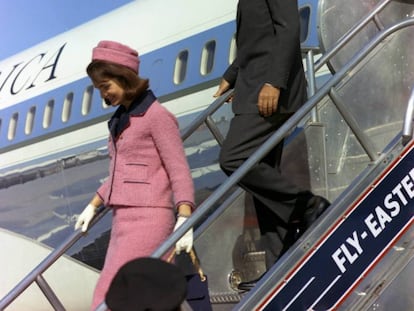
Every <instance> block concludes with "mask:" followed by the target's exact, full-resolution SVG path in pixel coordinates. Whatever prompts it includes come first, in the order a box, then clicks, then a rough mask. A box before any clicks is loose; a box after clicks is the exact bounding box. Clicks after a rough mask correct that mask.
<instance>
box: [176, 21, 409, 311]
mask: <svg viewBox="0 0 414 311" xmlns="http://www.w3.org/2000/svg"><path fill="white" fill-rule="evenodd" d="M410 26H414V18H407V19H405V20H404V21H401V22H398V23H396V24H394V25H392V26H390V27H389V28H387V29H385V30H382V31H381V32H379V33H378V34H377V35H376V36H375V37H374V38H373V39H372V40H371V41H370V42H369V43H368V44H367V45H366V46H365V47H364V48H363V49H362V50H361V51H359V52H358V53H356V54H355V55H354V56H353V57H352V58H351V60H350V61H349V62H348V63H347V64H345V66H343V67H342V68H341V70H339V71H338V72H337V73H336V74H334V75H333V76H332V78H331V79H330V80H329V81H328V82H327V83H326V84H325V85H324V86H322V87H321V89H320V90H319V91H318V92H317V93H316V94H315V95H314V96H312V98H311V99H310V100H309V101H308V102H307V103H306V104H305V106H304V107H302V108H301V109H300V110H299V111H298V113H296V114H294V115H293V116H292V117H291V118H294V117H295V116H296V119H297V118H298V117H300V116H302V115H303V113H304V112H305V111H306V112H308V111H310V109H312V107H310V106H311V105H310V103H312V102H315V100H317V99H318V101H319V100H321V99H322V98H323V96H322V93H326V92H329V90H330V89H332V88H333V87H334V86H335V85H336V84H338V83H339V82H340V80H341V78H342V77H343V76H344V75H345V74H346V73H347V72H348V71H350V70H351V69H353V68H354V67H355V66H357V65H358V64H359V62H360V61H361V60H363V59H364V58H365V56H367V55H368V54H369V53H370V52H371V51H372V50H373V49H374V48H375V47H376V46H377V45H378V44H380V43H381V42H382V41H383V40H384V39H386V38H387V37H388V36H390V35H392V34H393V33H395V32H396V31H398V30H401V29H403V28H406V27H410ZM302 110H303V111H302ZM305 115H306V114H305ZM303 116H304V115H303ZM289 120H290V119H289ZM285 125H286V124H284V125H283V126H282V127H280V129H279V130H278V131H277V132H276V133H275V134H274V135H273V136H272V137H270V138H269V140H275V139H276V138H277V136H279V135H276V134H278V132H279V131H282V130H284V129H286V128H287V125H286V126H285ZM335 205H336V202H333V203H332V207H333V208H332V209H330V210H329V211H328V213H330V212H332V211H333V210H335ZM184 225H185V223H184ZM183 229H186V228H183ZM187 230H188V228H187ZM291 255H293V254H291ZM284 261H286V258H285V260H284ZM273 268H274V269H273ZM273 268H272V273H271V274H272V275H264V276H263V278H262V279H261V281H260V284H258V285H257V286H256V287H255V288H253V289H252V290H251V291H250V292H249V293H248V294H246V296H244V297H243V298H242V300H241V301H240V303H238V304H237V305H236V306H235V309H234V310H237V311H244V310H245V311H249V310H252V308H254V306H255V299H256V298H257V297H264V295H265V294H266V290H267V287H268V286H269V285H270V284H271V282H272V280H270V279H271V278H272V277H273V276H274V275H276V274H278V276H279V277H278V279H280V280H282V279H283V275H285V274H286V271H284V270H283V267H281V266H277V267H273ZM289 269H290V267H289ZM272 279H273V278H272Z"/></svg>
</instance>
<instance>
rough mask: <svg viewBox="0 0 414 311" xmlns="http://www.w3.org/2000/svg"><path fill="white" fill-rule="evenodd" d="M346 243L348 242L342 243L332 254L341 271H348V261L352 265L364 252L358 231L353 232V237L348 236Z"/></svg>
mask: <svg viewBox="0 0 414 311" xmlns="http://www.w3.org/2000/svg"><path fill="white" fill-rule="evenodd" d="M346 243H347V244H345V243H343V244H341V246H340V247H339V248H338V249H337V250H336V251H335V252H334V253H333V254H332V256H331V257H332V259H333V260H334V261H335V263H336V265H337V267H338V268H339V270H340V271H341V273H344V272H345V271H346V268H345V263H346V262H348V263H349V264H351V265H352V264H353V263H354V262H355V261H356V260H357V259H358V257H359V255H361V254H362V252H363V250H362V247H361V244H360V242H359V238H358V233H357V232H356V231H354V232H353V233H352V237H348V238H347V239H346ZM351 247H352V248H351ZM351 251H353V252H351Z"/></svg>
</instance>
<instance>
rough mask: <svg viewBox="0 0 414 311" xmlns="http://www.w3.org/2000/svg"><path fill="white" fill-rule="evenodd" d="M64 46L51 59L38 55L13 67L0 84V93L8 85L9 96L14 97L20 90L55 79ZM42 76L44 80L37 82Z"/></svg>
mask: <svg viewBox="0 0 414 311" xmlns="http://www.w3.org/2000/svg"><path fill="white" fill-rule="evenodd" d="M65 45H66V43H65V44H63V45H62V46H61V47H60V48H59V49H58V50H57V51H56V52H55V53H54V54H53V55H52V56H51V57H47V53H40V54H38V55H36V56H34V57H33V58H32V59H30V60H29V61H27V62H21V63H18V64H16V65H14V66H13V68H12V69H11V70H10V72H9V73H8V74H7V76H6V78H5V79H4V81H3V83H2V84H1V86H0V92H2V91H5V90H6V85H7V84H8V83H9V84H10V89H9V92H10V94H11V95H16V94H18V93H19V92H21V91H22V90H27V89H30V88H33V87H35V86H37V85H38V84H39V83H42V82H43V83H44V82H48V81H50V80H53V79H55V78H56V68H57V65H58V63H59V59H60V56H61V54H62V51H63V49H64V47H65ZM1 73H3V72H1ZM1 73H0V75H1ZM44 74H46V77H45V79H44V80H42V81H40V82H39V81H38V80H39V77H40V75H44Z"/></svg>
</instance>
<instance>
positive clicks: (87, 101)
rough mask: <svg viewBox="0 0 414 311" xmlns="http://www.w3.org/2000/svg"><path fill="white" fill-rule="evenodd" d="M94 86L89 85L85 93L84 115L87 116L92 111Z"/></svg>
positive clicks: (83, 102) (83, 101)
mask: <svg viewBox="0 0 414 311" xmlns="http://www.w3.org/2000/svg"><path fill="white" fill-rule="evenodd" d="M92 96H93V86H92V85H89V86H88V87H87V88H86V90H85V92H84V93H83V100H82V115H83V116H86V115H87V114H89V112H91V107H92Z"/></svg>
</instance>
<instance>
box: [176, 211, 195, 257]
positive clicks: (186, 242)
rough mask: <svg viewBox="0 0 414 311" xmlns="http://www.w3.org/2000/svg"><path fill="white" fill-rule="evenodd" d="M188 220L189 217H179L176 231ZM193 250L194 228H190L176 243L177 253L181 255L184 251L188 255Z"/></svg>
mask: <svg viewBox="0 0 414 311" xmlns="http://www.w3.org/2000/svg"><path fill="white" fill-rule="evenodd" d="M186 220H187V217H184V216H178V219H177V223H176V224H175V227H174V231H175V230H177V229H178V227H180V226H181V225H182V224H183V223H184V221H186ZM192 248H193V228H190V229H189V230H188V231H187V232H186V233H185V234H184V235H183V236H182V237H181V239H179V240H178V241H177V243H175V253H176V254H179V253H181V251H182V250H185V251H186V252H187V253H189V252H190V251H191V249H192Z"/></svg>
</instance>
